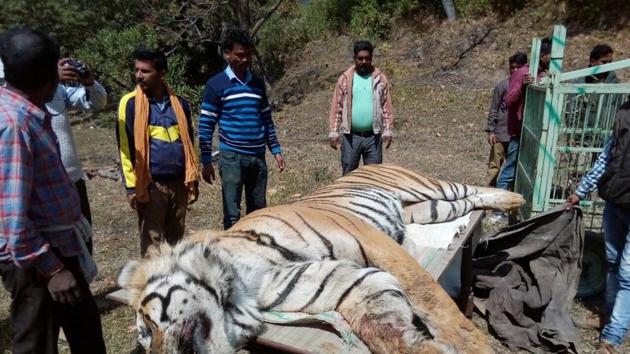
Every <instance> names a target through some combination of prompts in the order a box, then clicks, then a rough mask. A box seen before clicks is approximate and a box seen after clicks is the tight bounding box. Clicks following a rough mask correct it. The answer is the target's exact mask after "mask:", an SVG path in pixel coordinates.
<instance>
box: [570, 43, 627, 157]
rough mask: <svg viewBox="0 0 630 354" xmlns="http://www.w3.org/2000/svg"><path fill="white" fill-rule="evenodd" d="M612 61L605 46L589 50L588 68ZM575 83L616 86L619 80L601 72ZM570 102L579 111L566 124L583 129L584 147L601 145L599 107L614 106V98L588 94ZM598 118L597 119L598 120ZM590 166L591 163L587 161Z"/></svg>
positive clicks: (611, 56)
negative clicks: (577, 103) (575, 103)
mask: <svg viewBox="0 0 630 354" xmlns="http://www.w3.org/2000/svg"><path fill="white" fill-rule="evenodd" d="M612 60H613V49H612V48H611V47H610V46H609V45H607V44H598V45H596V46H595V47H594V48H593V50H591V54H590V57H589V65H588V67H593V66H598V65H603V64H608V63H611V62H612ZM575 82H576V83H579V84H616V83H619V79H618V78H617V75H616V74H615V72H614V71H608V72H602V73H599V74H593V75H589V76H582V77H579V78H577V79H576V80H575ZM571 99H572V100H575V101H576V102H579V106H577V107H580V108H581V109H580V111H579V115H577V117H576V118H577V120H575V121H569V122H568V123H569V124H570V125H572V126H574V127H579V128H580V129H584V128H586V129H584V133H583V134H582V142H583V144H584V145H585V146H593V144H601V142H602V141H604V138H603V137H602V135H601V133H600V131H601V129H597V128H599V127H598V126H596V125H598V124H601V123H602V122H603V118H602V117H598V112H599V111H600V110H601V107H607V106H609V105H612V104H615V103H614V102H611V100H614V97H613V96H611V95H609V94H602V93H590V94H581V95H575V96H574V97H571ZM598 118H599V119H598ZM593 128H595V129H593ZM588 162H590V163H591V164H592V163H594V162H595V161H594V159H593V161H588Z"/></svg>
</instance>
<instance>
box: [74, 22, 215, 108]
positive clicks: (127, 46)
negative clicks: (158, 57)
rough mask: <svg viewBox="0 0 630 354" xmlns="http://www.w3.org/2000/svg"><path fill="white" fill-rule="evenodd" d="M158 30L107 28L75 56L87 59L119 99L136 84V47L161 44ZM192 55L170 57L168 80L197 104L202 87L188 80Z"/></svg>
mask: <svg viewBox="0 0 630 354" xmlns="http://www.w3.org/2000/svg"><path fill="white" fill-rule="evenodd" d="M159 44H160V43H159V40H158V35H157V33H156V32H155V30H154V29H152V28H148V27H145V26H143V25H137V26H134V27H129V28H127V29H124V30H120V31H118V30H113V29H109V28H106V29H103V30H101V31H99V32H98V33H97V34H96V36H94V37H92V38H90V39H88V40H87V41H85V43H84V45H83V46H82V47H81V48H80V49H78V50H77V51H76V52H75V53H74V56H75V57H77V58H79V59H81V60H83V61H85V62H86V63H87V64H88V65H90V67H91V68H93V69H94V71H95V72H96V73H97V77H98V80H99V82H101V83H102V84H103V85H105V86H106V87H107V88H108V91H109V92H110V94H111V95H112V96H113V97H114V101H117V100H118V99H119V98H120V97H121V96H122V95H124V94H125V93H127V92H130V91H132V90H133V89H134V87H135V79H134V69H133V59H132V53H133V50H134V49H136V48H137V47H139V46H146V47H150V48H157V47H159ZM188 61H189V59H188V57H186V56H183V55H181V54H177V53H174V54H171V55H169V56H168V64H169V65H168V66H169V71H168V73H167V82H168V83H169V85H170V86H171V87H172V88H173V90H175V92H176V93H177V94H179V95H181V96H184V97H186V98H187V99H189V100H190V101H191V103H192V105H193V107H197V106H198V104H199V103H200V97H201V90H202V88H201V87H195V86H191V85H189V84H188V81H187V79H186V73H187V66H188Z"/></svg>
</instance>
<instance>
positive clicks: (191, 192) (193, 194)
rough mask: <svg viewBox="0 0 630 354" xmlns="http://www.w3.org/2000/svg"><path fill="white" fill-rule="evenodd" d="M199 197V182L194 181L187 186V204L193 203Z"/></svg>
mask: <svg viewBox="0 0 630 354" xmlns="http://www.w3.org/2000/svg"><path fill="white" fill-rule="evenodd" d="M197 199H199V183H197V182H195V183H193V184H192V186H190V187H188V205H191V204H194V203H195V202H196V201H197Z"/></svg>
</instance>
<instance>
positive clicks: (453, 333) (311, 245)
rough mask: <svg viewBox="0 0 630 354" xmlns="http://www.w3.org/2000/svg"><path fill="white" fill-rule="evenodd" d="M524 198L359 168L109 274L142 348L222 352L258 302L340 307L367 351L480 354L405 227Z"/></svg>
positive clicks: (246, 327)
mask: <svg viewBox="0 0 630 354" xmlns="http://www.w3.org/2000/svg"><path fill="white" fill-rule="evenodd" d="M522 203H523V199H522V197H521V196H520V195H518V194H515V193H510V192H507V191H502V190H497V189H492V188H482V187H474V186H467V185H462V184H456V183H449V182H444V181H438V180H435V179H432V178H430V177H428V176H425V175H423V174H420V173H417V172H413V171H410V170H407V169H404V168H401V167H398V166H393V165H370V166H364V167H362V168H360V169H358V170H356V171H354V172H353V173H351V174H349V175H347V176H345V177H342V178H340V179H338V180H337V181H335V182H334V183H333V184H331V185H329V186H327V187H324V188H322V189H319V190H317V191H315V192H314V193H312V194H311V195H309V196H306V197H305V198H303V199H302V200H299V201H297V202H295V203H293V204H290V205H282V206H275V207H269V208H266V209H263V210H259V211H256V212H254V213H252V214H250V215H247V216H246V217H244V218H243V219H241V220H240V221H239V222H238V223H237V224H235V225H234V226H233V227H232V228H231V229H229V230H227V231H216V232H214V231H208V232H201V233H198V234H196V235H194V236H193V237H191V238H189V239H186V240H184V241H182V242H181V243H180V244H178V245H177V246H175V247H173V248H170V247H168V246H163V247H162V249H161V250H160V256H158V257H153V258H150V259H148V260H145V261H143V262H142V263H139V262H129V263H128V264H127V265H126V266H125V267H124V268H123V270H122V271H121V274H120V275H119V278H118V282H119V284H120V285H121V286H122V287H124V288H127V289H129V290H130V291H131V292H132V294H133V296H134V303H133V306H134V307H135V308H136V311H137V326H138V330H139V340H140V343H141V344H142V345H143V346H144V347H145V348H146V349H147V350H148V351H150V352H152V353H153V352H155V353H178V352H194V353H231V352H233V351H235V350H236V349H237V348H239V347H241V346H242V345H244V344H245V343H246V342H247V341H249V340H250V339H252V338H253V337H255V336H256V334H257V333H259V332H260V331H261V329H262V327H263V323H262V321H261V319H260V311H268V310H275V311H287V312H294V311H299V312H307V313H320V312H324V311H331V310H335V311H338V312H339V313H340V314H341V315H342V316H343V317H344V318H345V319H346V320H347V321H348V323H349V324H350V325H351V326H352V328H353V330H354V331H355V333H356V334H357V335H358V336H359V337H360V338H361V339H362V340H363V341H364V342H365V343H366V345H368V347H369V348H370V350H372V351H373V352H375V353H420V352H445V353H448V352H470V353H487V352H492V350H491V348H490V346H489V344H488V343H487V341H486V338H485V337H484V336H483V334H481V333H480V332H479V331H478V330H477V329H476V328H475V327H474V326H473V325H472V323H470V322H469V321H468V320H467V319H465V318H464V317H463V316H462V315H461V313H460V312H459V310H458V309H457V307H456V306H455V305H454V304H453V302H452V301H451V299H450V298H449V297H448V295H447V294H446V293H445V292H444V291H443V290H442V289H441V288H440V287H439V286H438V285H437V284H436V283H435V282H434V281H433V280H432V279H431V277H430V275H428V273H426V272H425V271H424V270H423V269H422V268H421V267H420V266H419V265H418V263H417V262H416V261H415V260H414V259H413V258H412V257H411V256H410V254H409V252H406V251H405V249H404V248H407V249H409V250H411V251H412V249H411V248H412V247H411V246H412V244H411V243H410V242H409V241H408V240H407V239H406V237H405V225H406V224H408V223H411V222H415V223H430V222H442V221H447V220H450V219H453V218H456V217H459V216H462V215H464V214H466V213H468V212H470V211H471V210H473V209H495V210H509V209H513V208H516V207H519V206H520V205H522ZM400 245H402V246H403V247H404V248H403V247H401V246H400ZM306 349H308V348H306Z"/></svg>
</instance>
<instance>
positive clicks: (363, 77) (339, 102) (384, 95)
mask: <svg viewBox="0 0 630 354" xmlns="http://www.w3.org/2000/svg"><path fill="white" fill-rule="evenodd" d="M373 52H374V47H373V46H372V44H371V43H370V42H367V41H359V42H356V43H355V44H354V65H353V66H352V67H350V68H349V69H348V70H346V71H345V72H344V73H343V74H342V75H341V76H340V77H339V79H338V80H337V85H336V86H335V92H334V94H333V99H332V104H331V108H330V116H329V121H328V123H329V129H330V130H329V134H328V139H329V142H330V146H331V147H332V148H333V149H335V150H336V149H338V148H339V147H341V167H342V169H343V175H344V176H345V175H346V174H348V173H350V172H351V171H353V170H354V169H356V168H357V167H359V161H360V160H361V157H363V164H365V165H369V164H377V163H382V162H383V148H382V146H383V145H385V148H389V145H390V144H391V143H392V135H393V134H392V132H393V127H394V115H393V113H392V99H391V95H390V92H389V83H388V81H387V77H386V76H385V74H383V73H382V72H381V71H380V70H379V69H378V68H376V67H374V66H372V53H373Z"/></svg>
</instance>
